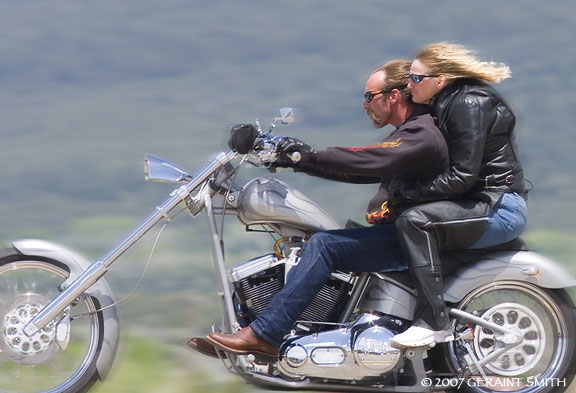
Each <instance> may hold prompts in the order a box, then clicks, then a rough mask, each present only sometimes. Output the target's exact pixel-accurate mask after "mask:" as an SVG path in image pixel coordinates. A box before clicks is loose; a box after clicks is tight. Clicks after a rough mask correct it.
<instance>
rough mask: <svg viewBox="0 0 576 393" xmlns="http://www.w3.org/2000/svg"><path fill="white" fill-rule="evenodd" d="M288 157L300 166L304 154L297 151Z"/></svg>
mask: <svg viewBox="0 0 576 393" xmlns="http://www.w3.org/2000/svg"><path fill="white" fill-rule="evenodd" d="M288 157H289V158H290V160H291V161H292V162H293V163H294V164H298V163H299V162H300V160H301V159H302V154H300V152H299V151H295V152H294V153H291V154H288Z"/></svg>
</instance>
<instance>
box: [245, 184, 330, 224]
mask: <svg viewBox="0 0 576 393" xmlns="http://www.w3.org/2000/svg"><path fill="white" fill-rule="evenodd" d="M238 218H239V219H240V221H241V222H242V223H244V224H245V225H255V224H287V225H291V226H294V227H297V228H301V229H304V230H308V231H312V232H317V231H325V230H329V229H338V228H339V225H338V224H337V223H336V222H335V221H334V220H333V219H332V218H331V217H330V216H329V215H328V214H327V213H326V212H325V211H324V210H322V209H321V208H320V207H319V206H318V205H317V204H315V203H314V202H312V201H311V200H310V199H309V198H308V197H306V196H305V195H304V194H302V193H301V192H299V191H298V190H296V189H294V188H293V187H291V186H289V185H288V184H286V183H284V182H282V181H280V180H278V179H275V178H269V177H259V178H256V179H252V180H251V181H249V182H248V183H246V185H245V186H244V188H243V190H242V192H241V193H240V195H239V198H238Z"/></svg>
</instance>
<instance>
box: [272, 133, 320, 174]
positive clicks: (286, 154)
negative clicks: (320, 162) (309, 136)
mask: <svg viewBox="0 0 576 393" xmlns="http://www.w3.org/2000/svg"><path fill="white" fill-rule="evenodd" d="M276 154H277V159H276V162H275V163H274V164H275V166H277V167H292V168H293V167H296V166H298V165H300V164H312V165H314V163H315V162H316V150H314V149H313V148H312V146H310V145H308V144H307V143H304V142H302V141H301V140H299V139H296V138H292V137H288V136H285V137H282V138H280V141H279V142H278V143H277V144H276Z"/></svg>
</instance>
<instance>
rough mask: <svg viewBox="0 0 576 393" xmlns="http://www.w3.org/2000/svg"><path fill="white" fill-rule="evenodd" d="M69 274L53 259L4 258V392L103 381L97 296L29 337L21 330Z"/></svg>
mask: <svg viewBox="0 0 576 393" xmlns="http://www.w3.org/2000/svg"><path fill="white" fill-rule="evenodd" d="M69 271H70V270H69V269H68V267H67V266H66V265H65V264H64V263H61V262H58V261H55V260H51V259H48V258H41V257H26V256H24V255H21V256H10V257H4V258H2V259H0V392H6V393H32V392H45V393H63V392H65V393H73V392H74V393H75V392H82V391H86V390H87V389H88V388H89V387H90V386H91V385H92V384H93V383H94V382H95V381H96V379H97V378H98V371H97V365H96V363H97V360H98V356H99V354H100V351H101V349H102V343H103V337H104V321H103V317H102V313H101V312H100V311H99V310H98V309H99V304H98V299H97V298H94V297H91V296H86V297H83V298H81V299H78V301H77V302H76V303H74V304H72V305H71V306H70V307H68V308H67V309H66V310H64V312H63V313H62V314H61V315H60V316H58V317H57V318H56V319H55V320H54V321H52V322H50V323H49V324H48V325H47V326H46V327H44V328H43V329H42V330H40V331H39V332H37V333H36V334H34V335H32V336H30V337H28V336H26V335H25V334H24V332H23V330H22V329H23V328H24V326H26V324H27V323H28V321H29V320H30V319H31V318H33V317H34V316H35V315H36V314H37V313H38V312H39V310H40V309H41V308H42V307H43V306H44V305H46V304H47V303H48V302H49V301H50V299H52V298H53V297H54V296H55V295H56V294H57V293H58V291H59V289H58V287H59V286H60V284H62V282H63V281H65V280H66V279H67V278H68V276H69V275H70V273H69Z"/></svg>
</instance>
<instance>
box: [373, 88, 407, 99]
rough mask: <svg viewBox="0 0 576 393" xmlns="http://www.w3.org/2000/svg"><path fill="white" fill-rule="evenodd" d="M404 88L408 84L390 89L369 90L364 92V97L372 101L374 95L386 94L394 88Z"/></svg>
mask: <svg viewBox="0 0 576 393" xmlns="http://www.w3.org/2000/svg"><path fill="white" fill-rule="evenodd" d="M404 88H406V86H402V87H391V88H389V89H384V90H377V91H367V92H366V93H364V99H365V100H366V102H367V103H371V102H372V100H373V99H374V97H376V96H377V95H379V94H386V93H390V92H391V91H392V90H394V89H397V90H402V89H404Z"/></svg>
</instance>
